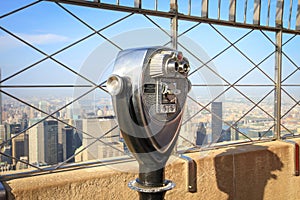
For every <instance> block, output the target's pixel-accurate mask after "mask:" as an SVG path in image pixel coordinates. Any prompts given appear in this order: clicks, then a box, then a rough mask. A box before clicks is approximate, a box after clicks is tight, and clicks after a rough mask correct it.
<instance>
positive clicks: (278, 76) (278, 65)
mask: <svg viewBox="0 0 300 200" xmlns="http://www.w3.org/2000/svg"><path fill="white" fill-rule="evenodd" d="M281 81H282V31H278V32H276V53H275V83H276V85H275V101H274V103H275V105H274V107H275V113H274V116H275V120H276V121H275V138H276V139H280V133H281Z"/></svg>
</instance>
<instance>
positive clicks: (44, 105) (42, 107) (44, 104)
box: [39, 101, 50, 118]
mask: <svg viewBox="0 0 300 200" xmlns="http://www.w3.org/2000/svg"><path fill="white" fill-rule="evenodd" d="M39 109H40V110H42V111H44V112H46V113H50V110H49V103H48V102H47V101H40V102H39ZM46 116H47V115H46V114H45V113H42V112H40V117H41V118H44V117H46Z"/></svg>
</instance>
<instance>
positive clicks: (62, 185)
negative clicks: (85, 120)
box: [4, 139, 300, 200]
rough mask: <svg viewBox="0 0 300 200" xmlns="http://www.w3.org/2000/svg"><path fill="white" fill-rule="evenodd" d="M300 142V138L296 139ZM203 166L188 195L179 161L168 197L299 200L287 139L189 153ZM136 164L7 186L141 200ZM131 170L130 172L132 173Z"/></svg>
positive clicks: (55, 194)
mask: <svg viewBox="0 0 300 200" xmlns="http://www.w3.org/2000/svg"><path fill="white" fill-rule="evenodd" d="M295 141H297V143H300V140H299V139H295ZM186 155H187V156H189V157H192V158H193V159H194V160H195V162H196V163H197V176H196V177H194V178H195V179H197V192H195V193H189V192H187V186H186V179H187V178H186V173H187V171H186V170H187V164H186V162H185V161H183V160H182V159H175V161H173V162H171V163H170V164H169V165H168V166H167V168H166V179H170V180H173V181H174V182H175V183H176V187H175V188H174V189H173V190H171V191H168V192H167V195H166V199H167V200H169V199H170V200H171V199H172V200H173V199H179V200H181V199H185V200H188V199H191V200H193V199H204V200H214V199H216V200H223V199H224V200H227V199H229V200H232V199H234V200H263V199H264V200H265V199H267V200H277V199H278V200H282V199H285V200H295V199H300V189H299V185H300V176H294V147H293V145H292V144H288V143H284V142H281V141H274V142H265V143H258V144H246V145H238V146H235V147H228V148H220V149H216V150H210V151H204V152H196V153H190V154H186ZM134 168H136V163H134V162H131V163H123V164H120V165H116V166H114V167H107V166H98V167H87V168H84V169H78V170H72V171H64V172H57V173H52V174H45V175H39V176H32V177H26V178H19V179H14V180H10V181H7V182H5V183H4V184H5V185H6V188H7V189H8V190H9V195H8V197H9V199H26V200H27V199H56V200H58V199H72V200H83V199H120V200H122V199H125V200H131V199H138V194H137V192H134V191H131V190H130V189H129V188H128V187H127V183H128V182H129V181H130V180H133V179H135V178H136V177H137V174H136V173H133V172H121V171H120V170H116V169H126V170H127V171H128V170H129V171H132V170H133V169H134ZM126 170H125V171H126Z"/></svg>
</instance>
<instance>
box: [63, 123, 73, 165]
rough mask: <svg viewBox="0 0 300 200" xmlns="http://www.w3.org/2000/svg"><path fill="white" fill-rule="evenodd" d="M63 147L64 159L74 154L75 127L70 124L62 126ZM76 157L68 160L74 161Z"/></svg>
mask: <svg viewBox="0 0 300 200" xmlns="http://www.w3.org/2000/svg"><path fill="white" fill-rule="evenodd" d="M62 149H63V161H65V160H67V159H68V158H70V157H71V156H72V155H74V152H75V146H74V129H73V128H71V127H70V126H65V127H64V128H62ZM74 161H75V159H74V158H72V159H70V160H69V161H68V162H74Z"/></svg>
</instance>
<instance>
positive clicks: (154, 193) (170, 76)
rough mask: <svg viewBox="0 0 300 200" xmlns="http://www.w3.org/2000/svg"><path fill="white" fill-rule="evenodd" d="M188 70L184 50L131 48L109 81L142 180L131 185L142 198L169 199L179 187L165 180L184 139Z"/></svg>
mask: <svg viewBox="0 0 300 200" xmlns="http://www.w3.org/2000/svg"><path fill="white" fill-rule="evenodd" d="M189 70H190V65H189V62H188V60H187V59H186V58H185V57H183V55H182V53H181V52H179V51H176V50H173V49H170V48H166V47H149V48H137V49H128V50H123V51H121V52H119V54H118V55H117V58H116V60H115V64H114V71H113V74H112V75H111V76H110V77H109V78H108V80H107V83H106V85H107V90H108V92H109V93H110V94H111V96H112V101H113V107H114V111H115V114H116V116H117V121H118V124H119V128H120V131H121V134H122V136H123V138H124V140H125V143H126V144H127V146H128V148H129V150H130V151H131V153H132V154H133V155H134V157H135V158H136V159H137V161H138V163H139V177H138V178H137V179H136V180H133V181H131V182H129V184H128V185H129V187H130V188H131V189H133V190H136V191H138V192H139V194H140V199H141V200H150V199H151V200H152V199H153V200H154V199H157V200H160V199H164V195H165V192H166V191H167V190H170V189H172V188H173V187H174V186H175V184H174V183H173V182H172V181H169V180H165V179H164V167H165V165H166V162H167V160H168V158H169V156H170V154H171V152H172V150H173V148H174V146H175V144H176V141H177V138H178V135H179V130H180V126H181V122H182V116H183V108H184V104H185V101H186V98H187V93H188V92H189V90H190V88H191V84H190V81H189V80H188V79H187V75H188V72H189Z"/></svg>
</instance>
